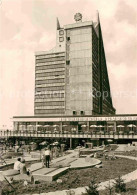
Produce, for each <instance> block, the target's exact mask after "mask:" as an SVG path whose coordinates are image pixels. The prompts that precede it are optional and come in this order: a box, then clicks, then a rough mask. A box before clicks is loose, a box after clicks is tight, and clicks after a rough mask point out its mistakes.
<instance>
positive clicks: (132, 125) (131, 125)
mask: <svg viewBox="0 0 137 195" xmlns="http://www.w3.org/2000/svg"><path fill="white" fill-rule="evenodd" d="M127 126H128V127H136V125H134V124H130V125H127Z"/></svg>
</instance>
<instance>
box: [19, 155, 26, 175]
mask: <svg viewBox="0 0 137 195" xmlns="http://www.w3.org/2000/svg"><path fill="white" fill-rule="evenodd" d="M19 166H20V174H27V169H26V165H25V160H24V159H23V160H22V161H21V164H20V165H19Z"/></svg>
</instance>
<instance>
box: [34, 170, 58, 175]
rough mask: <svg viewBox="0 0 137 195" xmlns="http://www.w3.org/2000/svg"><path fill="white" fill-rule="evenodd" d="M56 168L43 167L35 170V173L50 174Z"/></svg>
mask: <svg viewBox="0 0 137 195" xmlns="http://www.w3.org/2000/svg"><path fill="white" fill-rule="evenodd" d="M55 170H56V168H42V169H39V170H37V171H34V172H33V175H37V174H38V175H46V174H48V173H50V172H52V171H55Z"/></svg>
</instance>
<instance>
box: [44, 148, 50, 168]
mask: <svg viewBox="0 0 137 195" xmlns="http://www.w3.org/2000/svg"><path fill="white" fill-rule="evenodd" d="M45 161H46V167H48V168H49V161H50V150H49V149H48V148H47V149H46V150H45Z"/></svg>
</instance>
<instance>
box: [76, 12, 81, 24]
mask: <svg viewBox="0 0 137 195" xmlns="http://www.w3.org/2000/svg"><path fill="white" fill-rule="evenodd" d="M74 19H75V21H76V22H78V21H81V20H82V14H81V13H76V14H75V15H74Z"/></svg>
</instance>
